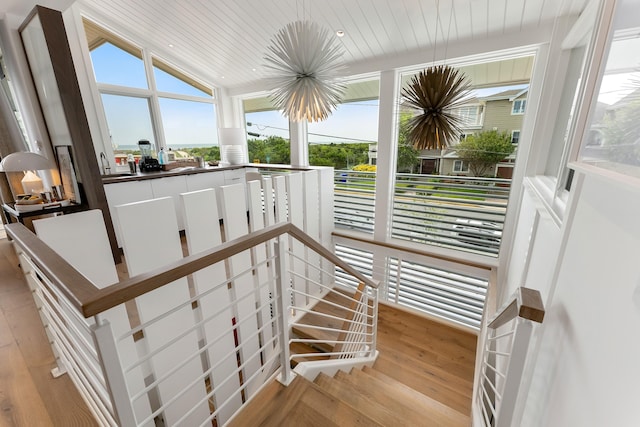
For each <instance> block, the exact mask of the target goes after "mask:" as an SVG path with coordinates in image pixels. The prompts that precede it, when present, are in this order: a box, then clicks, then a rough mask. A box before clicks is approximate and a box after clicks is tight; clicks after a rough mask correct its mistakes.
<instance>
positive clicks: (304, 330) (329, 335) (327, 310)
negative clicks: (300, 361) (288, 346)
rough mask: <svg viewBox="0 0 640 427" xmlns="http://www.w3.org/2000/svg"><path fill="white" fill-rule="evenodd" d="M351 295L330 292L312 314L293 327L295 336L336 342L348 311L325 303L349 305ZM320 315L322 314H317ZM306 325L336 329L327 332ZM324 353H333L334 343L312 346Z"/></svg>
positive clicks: (304, 316)
mask: <svg viewBox="0 0 640 427" xmlns="http://www.w3.org/2000/svg"><path fill="white" fill-rule="evenodd" d="M350 296H351V295H350V294H349V293H348V292H346V291H342V290H336V292H329V293H328V294H327V295H325V296H324V297H323V299H321V300H319V301H318V302H317V303H316V304H315V305H314V306H313V308H311V312H309V313H306V314H304V315H303V316H302V317H301V318H300V319H299V320H298V321H297V322H296V323H295V324H294V325H293V326H292V331H293V333H294V334H295V335H297V336H298V337H300V338H304V339H317V340H322V341H336V340H337V339H338V337H339V336H340V330H341V329H342V327H343V325H344V318H345V317H346V316H347V314H348V310H347V309H346V308H342V307H336V306H334V305H332V304H327V303H326V302H325V301H329V302H332V303H335V304H338V305H348V304H349V302H350V301H349V299H348V298H349V297H350ZM317 313H320V314H317ZM322 314H326V315H330V316H334V317H335V318H330V317H326V316H323V315H322ZM305 325H312V326H319V327H323V328H329V329H334V330H333V331H326V330H321V329H316V328H311V327H306V326H305ZM311 345H313V346H315V347H317V348H319V349H321V350H322V351H324V352H327V353H330V352H332V351H333V349H334V347H335V345H334V344H332V343H317V344H315V343H314V344H311Z"/></svg>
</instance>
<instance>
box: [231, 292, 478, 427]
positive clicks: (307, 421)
mask: <svg viewBox="0 0 640 427" xmlns="http://www.w3.org/2000/svg"><path fill="white" fill-rule="evenodd" d="M330 295H331V294H330ZM336 299H337V300H339V299H340V296H337V295H335V294H333V295H331V296H328V297H327V299H326V300H325V301H327V300H328V301H334V302H335V301H336ZM339 311H340V309H337V308H336V307H335V306H333V305H332V304H327V303H326V302H319V303H318V304H316V306H315V307H314V309H313V312H312V313H307V314H305V315H304V316H302V318H301V319H300V320H299V321H298V322H297V323H296V324H295V325H294V326H293V328H292V333H293V335H294V336H297V337H300V338H303V339H316V338H318V336H320V335H321V336H322V338H323V339H329V340H331V338H332V337H331V336H328V335H327V331H323V330H317V329H314V328H309V327H306V326H304V325H305V324H309V325H323V326H330V327H331V328H333V327H339V325H340V322H338V321H336V320H335V319H332V318H330V317H325V316H323V314H330V315H334V314H338V312H339ZM379 316H380V317H379V324H378V349H379V350H380V356H379V357H378V360H377V361H376V363H375V364H374V366H373V368H370V367H364V368H363V369H352V370H351V371H350V372H349V373H346V372H343V371H338V372H337V373H336V374H335V375H334V376H328V375H325V374H320V375H319V376H317V377H316V378H315V380H314V381H313V382H310V381H307V380H305V379H304V378H303V377H302V376H297V377H296V378H295V379H294V380H293V382H292V383H291V384H290V385H289V387H284V386H283V385H282V384H280V383H278V382H276V381H274V382H272V383H271V384H268V385H267V386H266V387H265V388H264V389H263V390H262V391H261V392H260V393H259V394H258V395H257V396H256V397H255V398H254V399H252V400H251V401H250V402H249V403H248V405H247V406H246V407H245V408H244V410H243V411H242V412H240V413H239V414H238V415H237V416H236V417H235V418H234V419H232V420H231V422H230V424H229V425H230V426H323V427H324V426H357V425H362V426H403V425H406V426H469V425H470V423H471V422H470V417H469V414H470V411H471V393H472V383H473V366H474V361H475V345H476V337H475V335H473V334H470V333H467V332H464V331H461V330H457V329H455V328H451V327H448V326H445V325H442V324H440V323H438V322H434V321H432V320H429V319H426V318H423V317H421V316H416V315H414V314H411V313H408V312H406V311H402V310H398V309H396V308H394V307H390V306H385V305H380V306H379ZM331 334H333V338H335V337H336V336H337V333H335V332H331ZM318 347H320V348H318ZM323 351H326V352H331V351H332V348H330V347H328V346H327V345H326V344H325V345H324V346H310V345H307V344H304V343H293V344H292V346H291V352H292V355H293V354H294V353H298V354H300V353H303V354H305V356H304V357H303V358H298V359H296V358H295V357H294V359H293V360H292V364H294V365H295V363H296V362H297V361H303V360H317V358H323V357H324V358H328V356H326V355H323Z"/></svg>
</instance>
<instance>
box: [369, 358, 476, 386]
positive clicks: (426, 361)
mask: <svg viewBox="0 0 640 427" xmlns="http://www.w3.org/2000/svg"><path fill="white" fill-rule="evenodd" d="M410 353H411V350H410V349H408V348H407V349H406V352H405V353H395V354H389V353H387V352H382V351H380V357H379V358H378V360H379V361H380V371H382V372H385V373H386V372H391V371H392V370H393V369H395V367H397V366H402V367H408V369H411V370H413V371H414V372H416V373H418V374H420V376H421V377H423V378H428V379H429V381H431V382H433V383H436V384H439V385H442V386H443V387H447V388H450V389H452V390H458V391H459V392H462V393H463V394H466V395H468V396H471V392H472V389H473V377H468V376H467V374H466V370H467V368H459V367H458V365H457V364H454V363H453V362H451V363H448V362H446V361H442V360H441V359H442V357H441V356H439V355H433V354H431V353H428V352H420V353H419V355H417V356H415V357H414V356H413V355H411V354H410ZM418 362H421V363H418ZM385 364H386V365H387V366H388V369H385V368H384V367H383V366H384V365H385ZM389 376H392V377H393V375H389Z"/></svg>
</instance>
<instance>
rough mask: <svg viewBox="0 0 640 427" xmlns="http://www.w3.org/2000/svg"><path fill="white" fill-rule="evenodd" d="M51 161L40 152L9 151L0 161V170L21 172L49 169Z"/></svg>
mask: <svg viewBox="0 0 640 427" xmlns="http://www.w3.org/2000/svg"><path fill="white" fill-rule="evenodd" d="M51 168H52V166H51V162H49V159H47V158H46V157H43V156H41V155H40V154H36V153H31V152H29V151H21V152H17V153H11V154H9V155H8V156H6V157H5V158H4V159H2V162H0V171H1V172H22V171H27V170H43V169H51Z"/></svg>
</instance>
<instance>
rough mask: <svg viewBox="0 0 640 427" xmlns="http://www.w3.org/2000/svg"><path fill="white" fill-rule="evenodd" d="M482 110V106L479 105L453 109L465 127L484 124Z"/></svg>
mask: <svg viewBox="0 0 640 427" xmlns="http://www.w3.org/2000/svg"><path fill="white" fill-rule="evenodd" d="M480 111H481V107H480V106H479V105H467V106H464V107H460V108H456V109H455V110H453V111H452V113H453V114H455V115H456V116H458V117H460V118H461V119H462V123H463V125H462V126H463V127H467V126H481V125H482V120H481V118H482V116H481V114H480Z"/></svg>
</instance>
